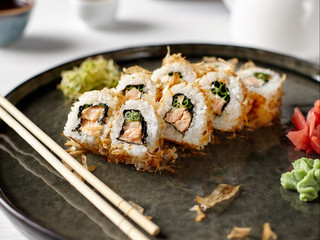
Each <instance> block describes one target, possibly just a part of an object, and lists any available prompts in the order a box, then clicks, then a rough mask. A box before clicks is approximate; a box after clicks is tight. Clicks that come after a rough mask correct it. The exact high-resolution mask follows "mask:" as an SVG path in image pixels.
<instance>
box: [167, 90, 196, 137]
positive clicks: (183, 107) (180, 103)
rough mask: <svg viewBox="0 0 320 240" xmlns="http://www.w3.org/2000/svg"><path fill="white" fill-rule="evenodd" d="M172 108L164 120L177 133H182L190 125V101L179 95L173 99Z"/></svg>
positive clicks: (191, 107) (191, 106)
mask: <svg viewBox="0 0 320 240" xmlns="http://www.w3.org/2000/svg"><path fill="white" fill-rule="evenodd" d="M172 107H173V109H172V110H171V111H170V112H168V113H167V114H166V116H165V118H164V120H165V121H166V122H167V123H170V124H171V125H173V126H174V127H175V128H176V129H177V130H178V131H179V132H181V133H184V132H185V131H187V130H188V128H189V126H190V124H191V120H192V114H191V111H192V109H193V105H192V104H191V102H190V99H188V98H187V97H185V96H184V95H182V94H180V95H175V96H174V97H173V101H172Z"/></svg>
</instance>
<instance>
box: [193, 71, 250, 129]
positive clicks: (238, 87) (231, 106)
mask: <svg viewBox="0 0 320 240" xmlns="http://www.w3.org/2000/svg"><path fill="white" fill-rule="evenodd" d="M202 75H203V76H202V77H201V78H199V79H197V83H198V84H199V85H200V86H201V87H202V88H203V89H204V90H203V91H204V92H205V94H206V98H207V99H208V101H209V102H210V103H211V105H212V107H213V112H214V114H213V115H212V118H213V120H212V127H213V129H217V130H221V131H228V132H234V131H238V130H241V129H242V128H243V126H244V120H245V108H244V105H243V101H244V98H245V94H246V92H245V88H244V87H243V84H242V82H241V81H240V79H239V77H238V76H236V75H235V73H234V72H233V71H232V70H230V69H226V70H222V71H216V70H212V69H210V68H208V71H207V72H203V73H202Z"/></svg>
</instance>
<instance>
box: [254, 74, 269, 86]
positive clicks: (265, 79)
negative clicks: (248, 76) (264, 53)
mask: <svg viewBox="0 0 320 240" xmlns="http://www.w3.org/2000/svg"><path fill="white" fill-rule="evenodd" d="M253 76H254V77H255V78H258V79H261V80H263V81H264V82H265V83H267V82H268V81H269V80H270V79H271V75H269V74H266V73H262V72H256V73H254V74H253Z"/></svg>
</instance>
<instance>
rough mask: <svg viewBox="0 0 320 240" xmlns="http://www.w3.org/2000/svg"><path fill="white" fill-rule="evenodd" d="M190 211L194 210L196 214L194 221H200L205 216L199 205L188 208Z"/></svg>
mask: <svg viewBox="0 0 320 240" xmlns="http://www.w3.org/2000/svg"><path fill="white" fill-rule="evenodd" d="M190 211H195V212H197V215H196V217H195V219H194V220H195V221H196V222H201V221H202V220H204V219H205V218H206V214H204V212H203V211H202V209H201V207H200V206H199V205H194V206H193V207H192V208H190Z"/></svg>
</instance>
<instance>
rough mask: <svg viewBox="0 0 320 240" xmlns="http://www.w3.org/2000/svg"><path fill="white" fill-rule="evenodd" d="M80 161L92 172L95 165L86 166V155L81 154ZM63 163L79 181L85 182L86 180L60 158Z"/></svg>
mask: <svg viewBox="0 0 320 240" xmlns="http://www.w3.org/2000/svg"><path fill="white" fill-rule="evenodd" d="M80 157H81V163H82V165H83V167H84V168H85V169H87V170H88V171H90V172H92V171H94V170H95V169H96V166H88V164H87V157H86V156H85V155H84V154H81V156H80ZM62 163H63V165H65V166H66V167H67V168H68V169H69V170H70V171H71V172H73V174H74V175H76V176H77V177H78V178H79V179H80V180H81V181H83V182H85V181H86V180H85V179H84V178H83V177H81V176H80V175H79V174H78V173H77V172H75V171H74V170H73V169H72V167H70V166H69V165H68V164H67V163H66V162H65V161H64V160H62Z"/></svg>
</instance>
